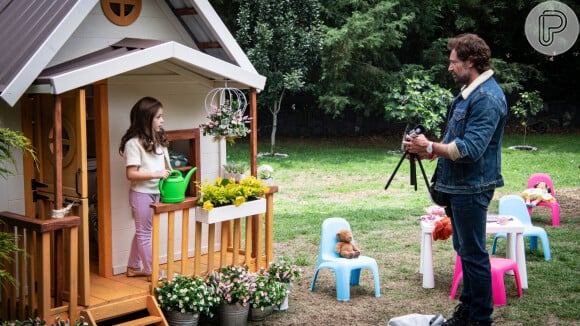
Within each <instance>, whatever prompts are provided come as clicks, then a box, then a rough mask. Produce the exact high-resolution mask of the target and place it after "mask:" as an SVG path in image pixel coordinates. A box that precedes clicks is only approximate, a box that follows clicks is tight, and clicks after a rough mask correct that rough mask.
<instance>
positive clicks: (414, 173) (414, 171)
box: [385, 151, 431, 193]
mask: <svg viewBox="0 0 580 326" xmlns="http://www.w3.org/2000/svg"><path fill="white" fill-rule="evenodd" d="M407 155H409V164H410V166H409V168H410V173H409V174H410V178H411V180H410V185H411V186H415V191H417V166H416V165H415V162H418V163H419V167H420V168H421V173H422V174H423V179H424V180H425V186H427V190H429V193H431V187H430V186H429V181H428V180H427V174H426V173H425V169H424V168H423V163H421V160H420V159H419V156H418V155H417V154H414V153H409V151H405V153H403V156H401V159H400V160H399V163H398V164H397V167H395V170H394V171H393V174H391V177H390V178H389V181H387V185H386V186H385V190H387V188H389V185H390V184H391V181H393V178H394V177H395V174H397V171H398V170H399V167H400V166H401V163H403V160H404V159H405V157H407Z"/></svg>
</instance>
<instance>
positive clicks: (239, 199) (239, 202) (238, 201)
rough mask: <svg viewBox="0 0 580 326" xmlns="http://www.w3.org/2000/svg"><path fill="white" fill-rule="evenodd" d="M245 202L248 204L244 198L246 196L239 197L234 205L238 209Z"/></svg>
mask: <svg viewBox="0 0 580 326" xmlns="http://www.w3.org/2000/svg"><path fill="white" fill-rule="evenodd" d="M244 202H246V198H244V196H238V197H236V200H234V205H235V206H236V207H238V206H240V205H241V204H243V203H244Z"/></svg>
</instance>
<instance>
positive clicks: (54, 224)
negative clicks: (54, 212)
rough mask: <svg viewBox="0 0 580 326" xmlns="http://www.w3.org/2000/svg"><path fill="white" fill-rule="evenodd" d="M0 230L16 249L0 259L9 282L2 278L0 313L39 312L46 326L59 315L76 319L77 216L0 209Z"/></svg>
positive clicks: (21, 316)
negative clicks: (46, 215) (54, 216)
mask: <svg viewBox="0 0 580 326" xmlns="http://www.w3.org/2000/svg"><path fill="white" fill-rule="evenodd" d="M0 220H1V221H2V223H0V229H1V231H2V232H5V233H8V234H10V235H13V236H14V239H15V243H16V244H17V247H18V248H19V249H20V250H19V251H18V252H16V253H13V254H11V255H10V256H9V258H7V259H4V260H3V261H2V263H3V265H2V266H3V267H4V269H5V270H6V272H8V274H9V275H11V276H12V277H13V278H14V280H15V284H12V283H10V282H8V281H7V280H6V279H2V280H0V281H1V283H2V284H1V285H2V287H1V288H0V316H2V319H4V320H25V319H28V318H31V317H36V316H41V318H43V319H44V320H46V321H47V322H48V323H49V324H50V323H52V322H53V321H54V320H55V319H56V317H58V316H59V315H60V314H63V315H65V316H69V318H71V320H75V319H76V318H77V317H78V311H77V309H78V308H77V303H78V285H77V284H78V272H77V266H78V243H79V242H78V229H79V225H80V222H81V219H80V217H78V216H67V217H64V218H59V219H48V220H40V219H36V218H32V217H27V216H23V215H18V214H14V213H10V212H0Z"/></svg>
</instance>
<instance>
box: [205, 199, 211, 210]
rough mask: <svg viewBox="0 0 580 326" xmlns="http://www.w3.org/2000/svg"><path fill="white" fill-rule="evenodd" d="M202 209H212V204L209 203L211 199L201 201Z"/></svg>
mask: <svg viewBox="0 0 580 326" xmlns="http://www.w3.org/2000/svg"><path fill="white" fill-rule="evenodd" d="M203 209H205V210H207V211H211V210H212V209H213V204H212V203H211V201H209V200H207V201H205V202H204V203H203Z"/></svg>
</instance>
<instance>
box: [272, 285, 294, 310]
mask: <svg viewBox="0 0 580 326" xmlns="http://www.w3.org/2000/svg"><path fill="white" fill-rule="evenodd" d="M290 290H292V284H290V283H286V296H285V297H284V300H282V303H281V304H280V305H279V306H274V310H278V311H285V310H288V296H289V295H290Z"/></svg>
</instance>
